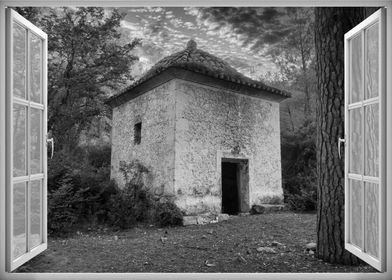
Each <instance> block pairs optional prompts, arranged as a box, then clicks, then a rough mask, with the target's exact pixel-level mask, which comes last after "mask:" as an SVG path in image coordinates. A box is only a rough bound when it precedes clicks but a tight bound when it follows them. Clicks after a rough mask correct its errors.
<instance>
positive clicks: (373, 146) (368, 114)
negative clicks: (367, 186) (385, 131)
mask: <svg viewBox="0 0 392 280" xmlns="http://www.w3.org/2000/svg"><path fill="white" fill-rule="evenodd" d="M378 117H379V111H378V104H372V105H368V106H366V107H365V133H364V134H365V135H364V136H365V175H368V176H374V177H377V176H378V172H379V171H378V169H379V166H378V165H379V142H378V141H379V139H378V137H379V124H378Z"/></svg>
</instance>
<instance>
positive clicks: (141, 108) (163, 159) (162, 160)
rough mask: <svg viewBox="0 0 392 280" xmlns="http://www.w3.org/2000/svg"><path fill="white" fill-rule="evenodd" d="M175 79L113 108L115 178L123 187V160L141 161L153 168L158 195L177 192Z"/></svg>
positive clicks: (152, 179) (151, 182)
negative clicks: (137, 133) (136, 127)
mask: <svg viewBox="0 0 392 280" xmlns="http://www.w3.org/2000/svg"><path fill="white" fill-rule="evenodd" d="M174 105H175V101H174V81H170V82H168V83H165V84H163V85H160V86H158V87H156V88H154V89H152V90H150V91H149V92H147V93H144V94H142V95H140V96H138V97H136V98H135V99H132V100H131V101H128V102H126V103H124V104H122V105H120V106H118V107H115V108H114V109H113V116H112V120H113V121H112V123H113V125H112V136H111V137H112V157H111V178H113V179H115V180H116V181H117V183H118V184H119V186H120V187H123V186H124V178H123V174H122V172H120V170H119V168H120V162H121V161H125V162H130V161H132V160H135V159H137V160H139V161H140V162H141V163H142V164H143V165H145V166H146V167H147V168H148V169H149V170H150V171H151V173H150V175H151V176H148V177H147V179H146V180H147V181H148V182H146V183H147V184H148V185H150V186H152V187H153V188H154V190H153V191H154V192H155V193H157V194H161V193H163V192H164V193H166V194H173V185H174V184H173V180H174V116H175V108H174ZM140 121H141V122H142V131H141V143H140V144H139V145H136V144H134V125H135V124H136V123H138V122H140Z"/></svg>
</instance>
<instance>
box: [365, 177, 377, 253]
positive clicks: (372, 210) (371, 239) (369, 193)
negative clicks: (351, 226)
mask: <svg viewBox="0 0 392 280" xmlns="http://www.w3.org/2000/svg"><path fill="white" fill-rule="evenodd" d="M365 195H366V215H365V216H366V221H365V223H366V252H367V253H369V254H371V255H373V256H374V257H378V255H379V254H378V241H379V240H378V239H379V236H378V233H379V228H378V227H379V224H378V207H379V205H378V203H379V194H378V184H373V183H365Z"/></svg>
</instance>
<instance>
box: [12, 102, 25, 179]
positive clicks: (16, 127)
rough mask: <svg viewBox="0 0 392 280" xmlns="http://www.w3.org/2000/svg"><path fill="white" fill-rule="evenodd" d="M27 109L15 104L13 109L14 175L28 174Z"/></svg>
mask: <svg viewBox="0 0 392 280" xmlns="http://www.w3.org/2000/svg"><path fill="white" fill-rule="evenodd" d="M26 117H27V107H25V106H23V105H19V104H14V108H13V161H14V164H13V165H14V166H13V175H14V177H16V176H23V175H26V174H27V168H26V135H27V134H26V131H27V129H26V125H27V121H26Z"/></svg>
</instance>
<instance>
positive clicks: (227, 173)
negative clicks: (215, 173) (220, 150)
mask: <svg viewBox="0 0 392 280" xmlns="http://www.w3.org/2000/svg"><path fill="white" fill-rule="evenodd" d="M237 173H238V163H233V162H222V213H227V214H230V215H236V214H238V212H239V195H238V180H237V179H238V178H237V176H238V174H237Z"/></svg>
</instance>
